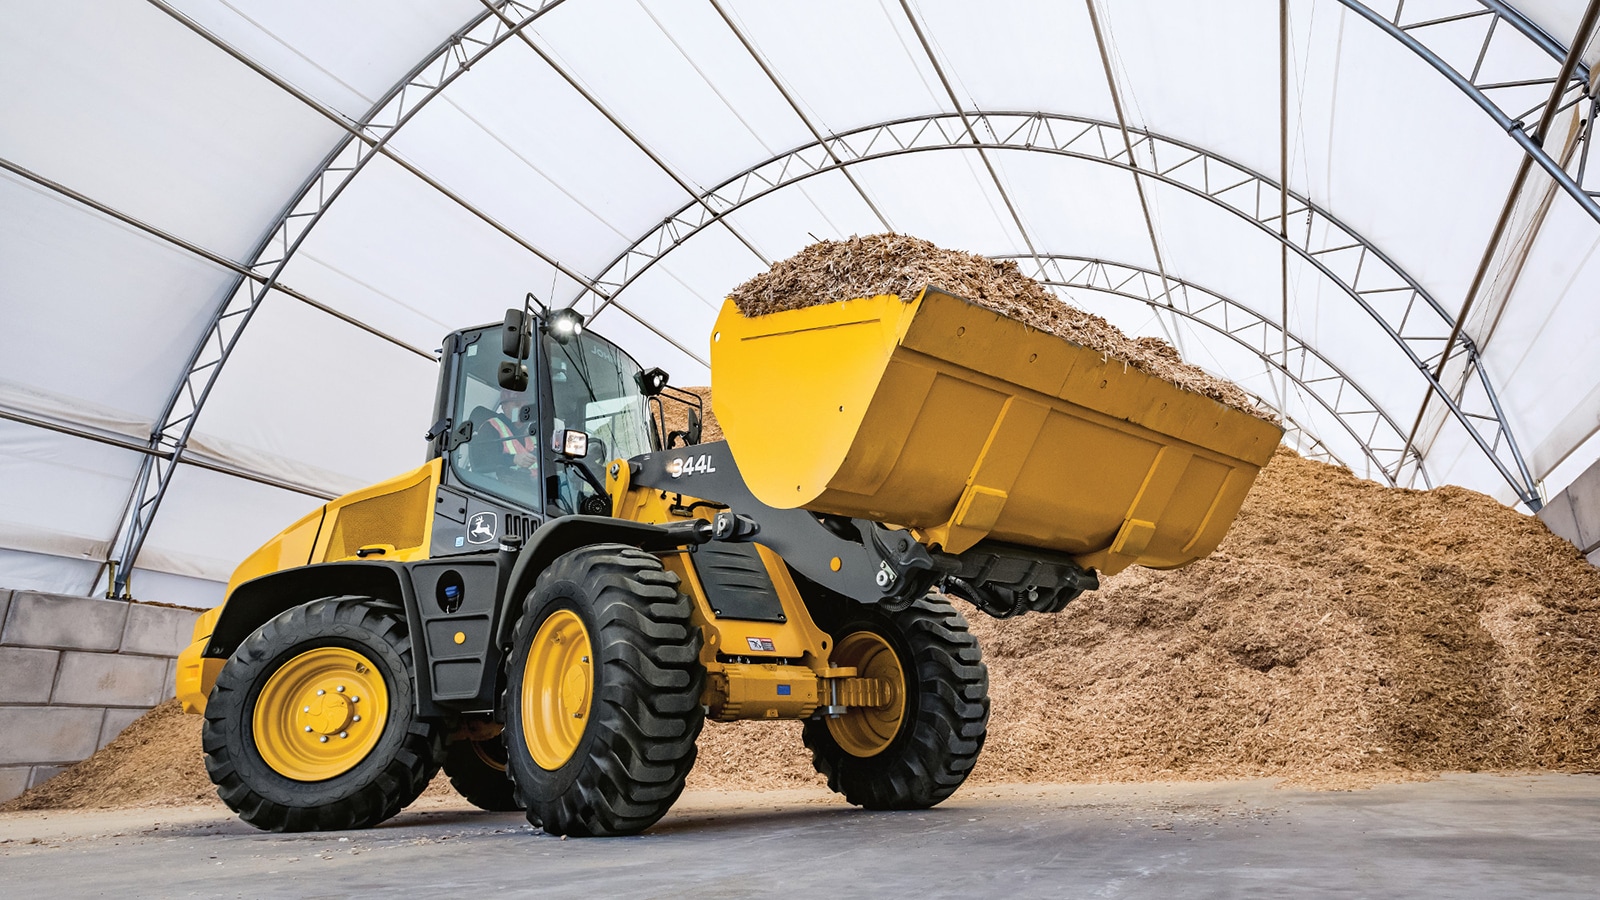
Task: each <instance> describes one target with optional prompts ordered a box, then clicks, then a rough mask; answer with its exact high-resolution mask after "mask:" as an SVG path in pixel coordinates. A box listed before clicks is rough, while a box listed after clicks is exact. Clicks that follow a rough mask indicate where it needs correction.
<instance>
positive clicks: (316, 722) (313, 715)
mask: <svg viewBox="0 0 1600 900" xmlns="http://www.w3.org/2000/svg"><path fill="white" fill-rule="evenodd" d="M388 719H389V689H388V686H387V685H385V684H384V682H383V676H382V675H380V674H378V671H377V667H376V666H374V665H373V663H372V661H371V660H370V659H368V658H367V657H365V656H363V655H362V654H360V653H358V652H356V651H354V650H348V649H346V648H344V647H318V648H317V649H315V650H308V651H306V652H305V653H302V654H300V655H299V656H296V657H294V658H293V659H291V660H289V661H288V662H286V663H284V664H283V665H282V666H279V667H278V670H277V671H276V672H273V673H272V676H271V677H269V678H268V679H267V683H266V684H265V685H263V686H262V688H261V693H260V695H259V696H257V697H256V708H255V714H254V715H253V717H252V719H251V721H252V724H253V725H254V726H255V743H256V749H257V750H258V751H259V752H260V753H261V758H262V759H263V760H265V761H266V764H267V765H269V766H271V767H272V770H273V771H274V772H277V773H278V774H279V775H282V776H283V777H285V778H292V779H294V780H295V781H323V780H326V779H329V778H333V777H334V776H337V775H342V774H344V773H345V772H348V771H350V770H351V769H353V768H355V766H356V764H357V763H359V762H361V761H362V760H363V759H366V758H367V754H368V753H371V752H372V748H373V747H376V746H377V745H378V738H380V737H382V736H383V726H384V724H385V723H386V722H387V721H388Z"/></svg>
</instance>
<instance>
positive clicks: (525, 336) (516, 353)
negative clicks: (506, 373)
mask: <svg viewBox="0 0 1600 900" xmlns="http://www.w3.org/2000/svg"><path fill="white" fill-rule="evenodd" d="M531 341H532V331H531V330H530V329H529V327H528V317H527V316H526V315H523V312H522V310H520V309H508V310H506V321H505V326H504V327H503V328H502V329H501V331H500V350H501V352H502V353H504V354H505V355H506V356H509V357H511V358H512V359H514V360H524V359H527V358H528V352H529V350H531V349H532V346H531ZM501 385H502V386H504V385H505V382H504V381H502V382H501ZM517 390H520V388H518V389H517Z"/></svg>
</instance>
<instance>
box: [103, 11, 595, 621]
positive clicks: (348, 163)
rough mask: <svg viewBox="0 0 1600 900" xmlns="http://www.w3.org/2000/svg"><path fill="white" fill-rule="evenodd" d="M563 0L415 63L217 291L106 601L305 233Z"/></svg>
mask: <svg viewBox="0 0 1600 900" xmlns="http://www.w3.org/2000/svg"><path fill="white" fill-rule="evenodd" d="M564 2H565V0H539V2H522V0H506V2H505V3H504V4H502V6H501V9H513V10H516V11H517V12H518V13H520V14H521V17H520V18H519V19H518V20H517V24H516V25H515V26H507V25H505V24H504V23H503V22H502V21H501V20H500V19H499V18H498V17H497V16H496V15H495V14H494V11H493V10H491V9H485V10H483V11H482V12H480V13H477V14H476V15H475V16H474V17H473V18H472V19H471V20H470V21H468V22H467V24H466V25H464V26H462V27H461V28H459V29H457V30H456V31H455V32H454V33H453V34H451V35H450V37H449V38H447V39H445V41H444V42H443V43H441V44H440V45H439V46H438V47H436V48H435V49H434V50H433V52H432V53H430V54H429V55H428V56H427V57H426V58H424V59H423V60H422V61H421V62H419V63H417V65H415V66H414V67H412V69H411V70H410V71H409V72H407V73H406V76H405V77H404V78H402V79H401V80H400V81H399V82H397V83H396V84H395V85H394V86H393V87H391V88H390V89H389V90H388V92H386V93H385V94H384V95H383V96H382V97H381V98H379V100H378V101H377V102H376V103H374V104H373V106H372V108H371V109H369V110H368V111H367V113H366V114H365V115H363V116H362V117H361V119H360V120H359V121H357V122H355V123H353V124H354V125H355V126H356V127H355V129H354V131H352V132H348V133H346V134H344V135H343V136H341V138H340V139H339V141H338V143H337V144H335V146H334V148H333V150H331V151H330V152H329V153H328V155H327V156H326V157H324V158H323V161H322V163H321V164H320V165H318V167H317V169H316V170H315V171H314V172H312V173H311V175H310V177H308V178H307V179H306V180H305V182H304V183H303V184H302V185H301V186H300V188H299V190H298V191H296V192H295V195H294V198H293V199H292V200H291V201H290V202H289V203H288V204H287V205H286V206H285V207H284V208H283V209H282V210H281V211H280V213H279V214H278V217H277V218H276V219H275V220H274V221H273V222H272V224H271V225H270V226H269V227H268V228H267V231H266V236H265V237H264V238H263V239H262V240H261V242H260V243H259V244H258V245H257V246H256V248H255V250H254V251H253V252H252V253H251V254H250V257H249V259H250V262H249V263H248V264H247V268H248V269H249V270H250V272H251V273H252V275H251V276H247V275H244V274H239V275H237V276H236V277H235V278H234V279H233V281H232V283H231V285H230V286H229V287H228V289H227V291H226V292H225V293H224V295H223V296H224V300H223V301H222V302H221V303H220V304H219V305H218V306H217V308H216V309H215V310H214V311H213V313H212V316H211V319H210V321H209V323H208V324H207V326H206V328H205V330H204V332H203V334H202V337H201V339H200V341H199V342H198V343H197V344H196V346H195V348H194V351H193V353H192V354H191V355H190V358H189V362H188V364H187V366H186V368H185V371H184V375H183V377H182V378H181V379H180V380H179V382H178V384H177V386H176V387H175V388H174V389H173V391H172V393H171V394H170V395H169V397H168V399H167V402H166V404H165V406H164V408H163V410H162V414H161V417H160V419H159V420H158V421H157V424H156V428H155V429H154V430H153V431H152V433H151V437H150V442H149V449H150V450H152V451H156V452H153V453H150V454H148V455H146V456H145V460H144V463H143V464H142V465H141V466H140V468H139V473H138V475H137V476H136V477H135V479H134V484H133V489H132V491H131V492H130V494H129V497H128V501H127V504H126V506H125V507H124V511H123V515H122V519H121V525H120V526H119V529H118V534H117V535H116V536H115V537H114V538H113V539H112V541H111V543H110V546H111V547H112V548H113V549H112V551H111V553H109V554H108V555H107V557H106V560H105V563H104V565H103V567H102V570H103V571H104V570H107V569H114V571H115V573H116V574H115V575H114V576H113V577H112V578H111V580H110V584H109V585H108V590H107V594H108V595H111V596H119V597H125V596H127V585H128V578H129V576H130V574H131V572H132V570H133V563H134V562H135V561H136V560H137V559H138V556H139V551H140V550H141V549H142V548H143V546H144V541H145V538H146V537H147V536H148V535H149V531H150V526H151V523H152V522H153V521H154V519H155V514H156V512H157V510H158V509H159V508H160V506H161V501H162V500H163V499H164V498H165V497H166V493H167V488H168V487H169V486H170V484H171V481H172V476H173V473H175V472H176V471H177V470H178V466H179V463H181V462H182V460H183V455H184V452H185V450H186V448H187V446H188V442H189V435H190V433H191V432H192V431H193V430H194V422H195V419H196V418H197V417H198V416H199V414H200V409H201V407H202V406H204V404H205V401H206V399H207V397H209V396H210V393H211V390H212V388H213V387H214V386H215V385H216V380H217V375H218V374H219V373H220V372H221V370H222V367H223V364H224V363H226V362H227V360H228V357H229V356H230V355H231V354H232V353H233V349H234V347H235V345H236V344H237V343H238V340H239V336H240V335H241V334H242V333H243V331H244V327H245V325H246V324H248V323H249V321H250V318H251V317H252V316H253V315H254V314H255V311H256V309H257V308H259V307H260V305H261V302H262V301H263V300H264V299H266V297H267V295H268V294H269V293H270V292H271V291H272V290H274V289H275V288H276V286H277V281H278V278H279V276H280V275H282V273H283V269H284V268H285V266H287V265H288V263H289V260H290V259H291V258H293V256H294V254H295V251H296V250H298V249H299V247H300V244H301V242H302V241H304V240H305V237H306V235H307V234H308V233H309V232H310V231H311V229H312V227H313V226H314V225H315V224H316V223H317V222H318V221H320V220H321V218H322V216H323V214H324V213H325V212H326V211H327V210H328V208H329V206H330V205H331V204H332V203H333V201H334V200H336V199H337V198H338V197H339V195H340V194H341V193H342V192H343V190H344V188H345V187H346V186H347V185H349V183H350V181H351V180H352V179H353V178H354V177H355V175H356V173H357V172H359V171H361V169H362V168H364V167H365V166H366V164H367V162H369V161H370V160H371V159H372V158H373V157H375V156H378V155H379V154H380V151H381V150H382V148H384V147H386V146H387V144H388V142H389V139H390V138H391V137H393V136H394V134H395V132H396V131H398V130H399V129H400V128H401V127H402V126H404V125H405V124H406V123H407V122H408V121H410V120H411V118H412V117H413V116H414V115H416V114H417V112H418V111H419V110H421V109H422V108H423V107H424V106H426V105H427V103H428V101H430V100H432V99H433V98H434V97H435V96H437V95H438V94H439V92H441V91H443V90H444V89H445V87H447V86H448V85H449V84H450V83H451V82H452V81H454V80H455V79H456V78H457V77H458V76H460V75H461V74H462V73H463V72H466V71H467V70H468V69H470V68H471V67H472V65H473V64H475V63H476V62H477V61H478V60H480V59H482V58H483V57H484V55H485V54H487V53H489V52H490V51H492V50H494V49H495V48H496V47H498V46H499V45H500V44H502V43H504V42H505V41H506V40H508V39H510V38H511V37H513V36H514V35H515V34H517V33H518V32H519V31H521V30H522V29H523V28H525V27H527V26H528V25H530V24H532V23H533V22H534V21H536V20H537V19H539V18H540V17H541V16H543V15H544V14H545V13H547V12H549V11H550V10H552V9H555V8H556V7H558V6H560V5H561V4H562V3H564ZM357 133H359V135H360V136H359V137H358V135H357ZM97 587H98V581H97Z"/></svg>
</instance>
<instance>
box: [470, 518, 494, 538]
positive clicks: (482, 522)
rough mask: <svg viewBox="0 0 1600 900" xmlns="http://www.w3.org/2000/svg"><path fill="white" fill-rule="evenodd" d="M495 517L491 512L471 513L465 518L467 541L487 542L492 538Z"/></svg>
mask: <svg viewBox="0 0 1600 900" xmlns="http://www.w3.org/2000/svg"><path fill="white" fill-rule="evenodd" d="M496 518H497V517H496V516H495V514H494V513H492V512H481V513H473V514H472V518H470V519H468V520H467V543H469V544H487V543H489V542H490V541H492V540H494V526H495V522H496Z"/></svg>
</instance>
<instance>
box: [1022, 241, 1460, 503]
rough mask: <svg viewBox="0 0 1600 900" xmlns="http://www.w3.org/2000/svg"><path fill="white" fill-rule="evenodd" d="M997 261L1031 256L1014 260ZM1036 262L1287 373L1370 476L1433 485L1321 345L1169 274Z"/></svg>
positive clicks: (1302, 442) (1318, 451)
mask: <svg viewBox="0 0 1600 900" xmlns="http://www.w3.org/2000/svg"><path fill="white" fill-rule="evenodd" d="M995 258H996V259H1008V258H1009V259H1029V258H1030V257H1026V256H1019V255H1007V256H997V257H995ZM1031 259H1033V260H1034V261H1036V262H1037V263H1038V264H1039V269H1040V275H1039V276H1038V277H1039V280H1040V281H1042V282H1043V283H1044V284H1047V285H1050V286H1052V287H1063V288H1080V289H1085V290H1092V291H1099V292H1100V293H1105V294H1112V295H1115V296H1118V297H1123V298H1126V299H1129V300H1137V301H1139V302H1140V303H1143V304H1145V305H1147V306H1149V307H1150V308H1152V309H1154V310H1158V311H1160V312H1163V313H1172V314H1176V315H1179V316H1182V317H1183V318H1185V319H1187V320H1189V321H1190V322H1193V323H1195V324H1196V325H1200V326H1203V327H1205V328H1209V329H1211V330H1212V331H1214V332H1216V333H1217V334H1220V335H1222V336H1223V337H1226V338H1227V339H1229V340H1231V341H1233V342H1234V343H1235V344H1238V345H1239V346H1241V347H1243V348H1244V349H1246V350H1248V351H1250V352H1251V353H1253V354H1255V355H1256V356H1257V357H1259V358H1260V359H1261V362H1262V363H1263V364H1264V365H1265V366H1266V367H1267V368H1268V369H1269V370H1271V371H1274V372H1282V373H1284V374H1286V375H1287V376H1288V378H1289V380H1290V381H1291V382H1293V383H1294V384H1296V385H1299V387H1300V389H1301V391H1302V392H1303V393H1304V394H1305V395H1306V396H1309V397H1310V398H1311V399H1312V400H1314V401H1315V402H1316V403H1317V404H1318V405H1319V406H1321V407H1322V408H1323V409H1324V410H1326V411H1327V412H1328V414H1329V415H1331V416H1333V418H1334V420H1335V421H1337V422H1338V423H1339V425H1340V426H1341V427H1343V428H1344V430H1345V431H1346V432H1347V433H1348V434H1349V435H1350V437H1351V439H1353V440H1354V441H1355V442H1356V445H1357V446H1359V447H1360V448H1361V452H1362V453H1363V454H1364V455H1365V456H1366V465H1365V466H1363V467H1362V470H1361V474H1362V475H1363V476H1364V477H1366V478H1370V479H1372V480H1374V481H1377V480H1381V481H1383V482H1385V483H1387V484H1388V485H1390V486H1391V487H1393V486H1395V485H1397V484H1399V475H1400V472H1401V471H1402V470H1405V469H1408V468H1410V469H1411V470H1414V471H1416V472H1418V473H1420V474H1421V475H1422V478H1423V481H1424V482H1425V483H1428V484H1429V485H1430V486H1431V482H1429V481H1428V477H1427V473H1426V471H1425V470H1424V468H1423V461H1422V458H1421V454H1420V453H1419V452H1418V451H1417V450H1416V449H1415V448H1410V449H1409V450H1408V448H1406V446H1405V443H1406V441H1405V431H1404V430H1403V429H1402V428H1401V427H1400V426H1399V425H1398V424H1397V423H1396V422H1395V421H1394V419H1392V418H1390V416H1389V414H1388V413H1387V412H1385V411H1384V410H1383V408H1382V407H1381V406H1379V405H1378V403H1377V401H1376V400H1374V399H1373V398H1372V395H1371V394H1369V393H1367V391H1366V390H1365V389H1363V388H1362V387H1361V385H1360V384H1358V383H1357V382H1356V381H1355V380H1354V379H1352V378H1351V377H1350V376H1349V375H1347V374H1346V373H1345V372H1344V371H1342V370H1341V369H1340V368H1339V367H1338V366H1337V365H1335V364H1334V363H1333V362H1332V361H1330V360H1329V359H1328V358H1327V357H1325V356H1323V355H1322V354H1321V353H1320V352H1318V351H1317V349H1316V348H1315V347H1312V346H1311V345H1309V344H1307V343H1306V342H1305V341H1303V340H1301V339H1300V338H1299V337H1297V336H1296V335H1295V334H1294V333H1293V332H1285V331H1284V330H1283V329H1282V328H1280V327H1279V326H1278V323H1277V322H1274V321H1272V320H1271V319H1268V318H1267V317H1266V316H1263V315H1261V314H1260V313H1258V312H1256V311H1255V310H1253V309H1250V308H1249V307H1247V306H1245V305H1244V304H1242V303H1239V302H1237V301H1234V300H1231V299H1229V298H1227V297H1224V296H1222V295H1221V294H1218V293H1217V292H1215V291H1212V290H1208V289H1206V288H1203V287H1200V286H1199V285H1196V284H1194V283H1193V282H1189V281H1185V280H1183V279H1181V278H1177V277H1174V276H1173V275H1170V274H1168V275H1167V276H1165V283H1166V285H1167V287H1166V288H1163V287H1162V283H1163V278H1162V274H1161V273H1160V272H1159V271H1156V270H1152V269H1148V268H1145V267H1143V266H1136V265H1131V264H1128V263H1116V262H1107V261H1105V260H1101V259H1094V258H1090V257H1082V256H1067V255H1057V254H1041V255H1038V256H1035V257H1031ZM1285 344H1287V346H1288V348H1289V353H1288V357H1287V358H1288V361H1289V362H1288V365H1287V367H1286V366H1284V364H1283V360H1284V358H1285V357H1284V355H1283V347H1284V346H1285ZM1263 405H1264V406H1266V407H1267V408H1272V407H1274V406H1276V407H1278V412H1279V413H1280V414H1281V415H1283V416H1284V418H1285V420H1286V422H1287V421H1288V420H1289V416H1288V414H1287V412H1286V411H1285V410H1284V409H1283V408H1282V407H1283V406H1284V405H1286V404H1283V403H1278V404H1273V403H1270V402H1264V403H1263ZM1295 431H1296V434H1295V435H1294V437H1295V439H1296V443H1297V445H1298V447H1299V449H1300V450H1301V452H1302V453H1304V454H1305V455H1307V456H1312V457H1314V458H1320V459H1324V460H1327V461H1330V462H1336V463H1338V464H1339V465H1342V466H1344V467H1345V468H1348V469H1350V470H1351V471H1358V470H1357V468H1356V467H1355V466H1352V465H1350V461H1349V460H1346V459H1342V458H1340V457H1338V456H1337V455H1336V454H1335V453H1333V451H1332V450H1330V449H1328V447H1327V446H1326V445H1325V444H1324V443H1323V442H1322V441H1321V440H1320V439H1319V438H1317V436H1316V435H1315V434H1314V433H1313V432H1311V431H1310V430H1309V429H1306V428H1304V427H1302V426H1300V425H1298V424H1296V425H1295Z"/></svg>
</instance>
